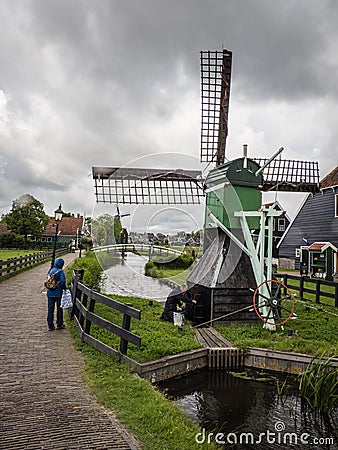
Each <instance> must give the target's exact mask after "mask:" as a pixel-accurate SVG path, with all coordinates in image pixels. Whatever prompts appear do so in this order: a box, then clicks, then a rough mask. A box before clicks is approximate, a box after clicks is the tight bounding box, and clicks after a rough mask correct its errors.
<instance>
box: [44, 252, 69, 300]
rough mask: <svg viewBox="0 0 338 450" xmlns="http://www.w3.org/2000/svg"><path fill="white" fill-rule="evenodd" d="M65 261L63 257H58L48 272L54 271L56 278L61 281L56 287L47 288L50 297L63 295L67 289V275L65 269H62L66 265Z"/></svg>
mask: <svg viewBox="0 0 338 450" xmlns="http://www.w3.org/2000/svg"><path fill="white" fill-rule="evenodd" d="M64 264H65V262H64V260H63V259H62V258H56V260H55V262H54V266H53V268H52V269H49V271H48V273H54V274H55V280H56V281H59V283H58V285H57V286H56V288H55V289H47V296H48V297H59V298H60V297H61V296H62V291H63V290H65V289H66V276H65V273H64V271H63V270H62V267H63V266H64Z"/></svg>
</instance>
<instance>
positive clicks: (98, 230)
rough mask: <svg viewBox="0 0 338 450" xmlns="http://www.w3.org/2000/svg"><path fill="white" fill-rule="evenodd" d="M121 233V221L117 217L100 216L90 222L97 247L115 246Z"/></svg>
mask: <svg viewBox="0 0 338 450" xmlns="http://www.w3.org/2000/svg"><path fill="white" fill-rule="evenodd" d="M121 231H122V225H121V220H120V218H119V217H118V216H111V215H110V214H102V215H101V216H99V217H98V218H97V219H93V220H92V233H93V235H94V240H95V242H96V243H97V244H99V245H109V244H115V243H116V242H118V241H119V239H120V234H121Z"/></svg>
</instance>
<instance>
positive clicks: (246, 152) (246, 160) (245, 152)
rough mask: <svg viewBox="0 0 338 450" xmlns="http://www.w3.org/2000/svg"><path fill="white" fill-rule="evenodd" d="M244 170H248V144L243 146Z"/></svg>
mask: <svg viewBox="0 0 338 450" xmlns="http://www.w3.org/2000/svg"><path fill="white" fill-rule="evenodd" d="M243 157H244V160H243V168H244V169H247V168H248V144H243Z"/></svg>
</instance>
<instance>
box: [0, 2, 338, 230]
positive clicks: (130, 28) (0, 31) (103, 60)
mask: <svg viewBox="0 0 338 450" xmlns="http://www.w3.org/2000/svg"><path fill="white" fill-rule="evenodd" d="M337 23H338V2H337V1H335V0H331V1H330V0H321V1H318V0H283V1H282V0H275V1H271V0H211V1H202V0H171V1H161V0H133V1H132V0H123V1H121V0H100V1H94V0H31V1H29V0H26V1H18V0H0V68H1V70H0V213H6V212H8V211H9V210H10V208H11V203H12V201H13V200H14V199H16V198H18V197H19V196H20V195H22V194H24V193H29V194H32V195H33V196H34V197H36V198H37V199H38V200H40V201H41V202H42V203H44V205H45V210H46V212H47V213H49V214H52V212H53V211H54V209H56V208H57V206H58V205H59V203H60V202H61V203H62V207H63V209H64V210H65V211H67V212H68V211H71V212H74V213H81V214H83V213H84V214H86V215H91V214H93V211H95V198H94V189H93V182H92V179H91V176H90V174H91V167H92V166H124V165H129V166H133V167H137V166H138V165H143V166H148V167H151V166H153V167H157V166H159V165H161V167H174V168H176V167H180V166H181V167H185V168H202V166H201V165H200V163H199V137H200V68H199V51H200V50H216V49H219V50H220V49H222V47H224V48H227V49H229V50H232V52H233V71H232V87H231V102H230V113H229V137H228V142H227V156H228V158H234V157H239V156H241V152H242V150H241V148H242V144H244V143H247V144H248V145H249V156H252V157H259V156H270V155H271V154H272V153H274V152H275V151H276V150H277V149H278V148H279V147H280V146H284V147H285V151H284V155H283V156H284V157H285V158H295V159H306V160H318V161H319V163H320V169H321V176H322V177H323V176H324V175H326V174H327V173H328V172H329V171H330V170H331V169H332V168H333V167H334V166H336V165H337V163H338V126H337V125H338V123H337V122H338V57H337V54H338V28H337ZM154 154H160V157H158V155H157V157H156V158H153V157H152V156H151V155H154ZM180 154H184V155H187V156H184V157H182V156H180ZM138 158H141V161H136V160H137V159H138ZM182 158H183V159H182ZM158 161H159V162H160V164H158ZM183 164H188V165H185V166H183ZM302 198H303V197H302V196H301V195H299V194H296V195H295V194H288V196H287V197H285V195H284V196H281V197H280V198H278V199H279V200H280V201H281V202H282V203H283V206H284V207H285V208H286V209H288V211H289V212H290V214H291V215H292V214H294V211H295V210H296V208H297V205H298V204H299V203H300V202H301V200H302ZM128 208H129V207H127V206H125V207H124V210H125V211H129V209H128ZM171 212H172V211H171ZM94 215H95V213H94ZM183 215H184V214H183ZM156 217H157V219H158V217H159V216H156ZM156 217H155V219H154V221H156V220H157V219H156ZM137 220H140V219H137ZM137 220H136V219H135V220H134V224H133V227H135V229H136V228H137V225H138V222H137ZM189 220H190V219H189ZM183 222H184V219H182V226H183ZM189 226H190V225H189Z"/></svg>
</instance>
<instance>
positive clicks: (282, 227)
mask: <svg viewBox="0 0 338 450" xmlns="http://www.w3.org/2000/svg"><path fill="white" fill-rule="evenodd" d="M278 231H285V219H278Z"/></svg>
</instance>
